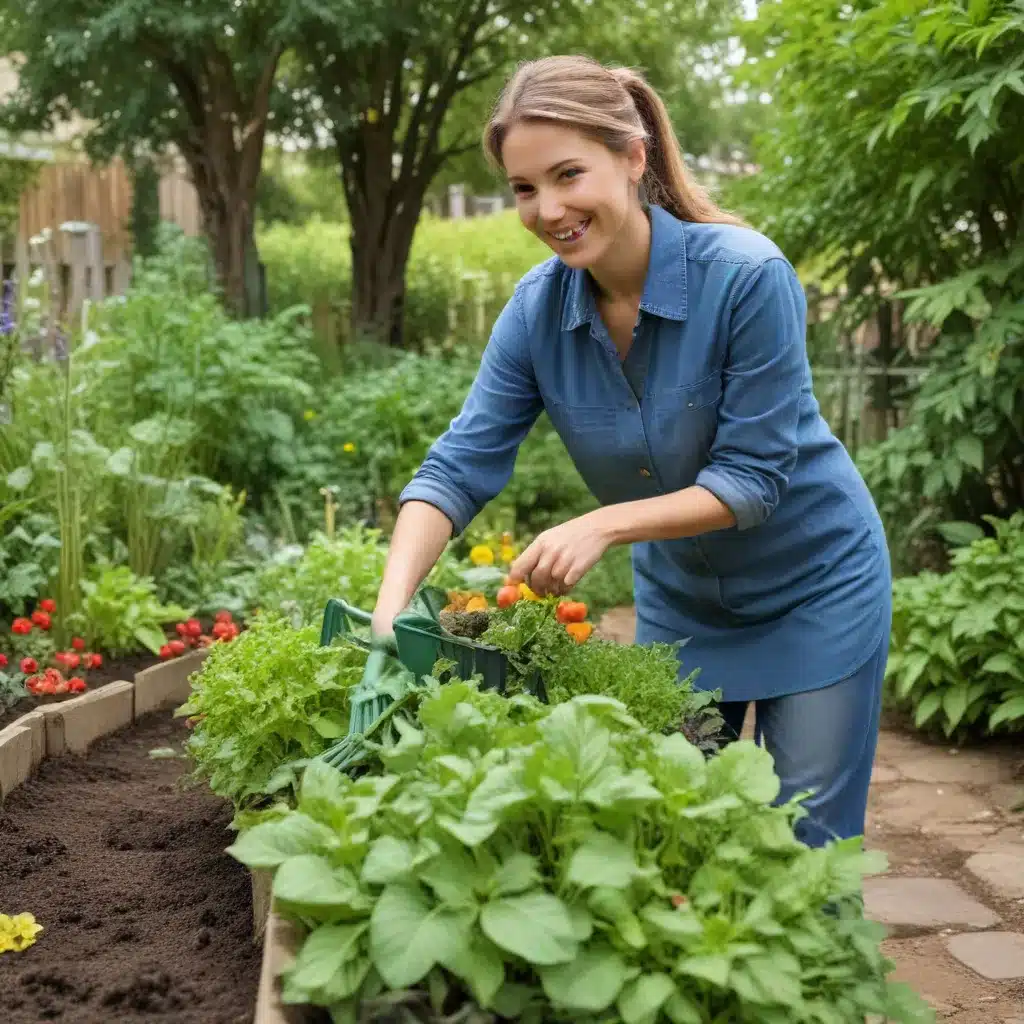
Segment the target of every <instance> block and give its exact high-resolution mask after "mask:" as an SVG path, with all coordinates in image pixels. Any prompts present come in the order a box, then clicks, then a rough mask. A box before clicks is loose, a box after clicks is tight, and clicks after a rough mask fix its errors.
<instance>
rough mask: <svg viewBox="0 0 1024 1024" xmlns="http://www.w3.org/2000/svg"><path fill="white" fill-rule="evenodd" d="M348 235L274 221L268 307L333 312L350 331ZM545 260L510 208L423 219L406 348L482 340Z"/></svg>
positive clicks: (265, 253)
mask: <svg viewBox="0 0 1024 1024" xmlns="http://www.w3.org/2000/svg"><path fill="white" fill-rule="evenodd" d="M348 231H349V229H348V225H345V224H336V223H329V222H326V221H322V220H319V219H313V220H311V221H309V222H308V223H306V224H304V225H302V226H301V227H292V226H289V225H285V224H275V225H273V226H271V227H268V228H266V229H265V230H263V231H261V232H260V234H259V249H260V257H261V259H262V260H263V262H264V263H265V264H266V267H267V291H268V296H269V300H270V305H271V309H274V310H284V309H288V308H289V307H291V306H295V305H299V304H303V305H307V306H310V307H311V308H314V309H316V308H318V307H326V308H331V309H334V310H335V311H336V312H337V313H338V314H339V319H340V328H341V330H342V332H345V331H346V330H347V323H346V322H345V321H346V317H347V309H348V302H349V295H350V292H351V251H350V249H349V234H348ZM550 255H551V253H550V250H549V249H548V248H547V247H546V246H545V245H544V244H543V243H542V242H541V241H540V240H539V239H538V238H537V237H536V236H534V235H531V234H530V233H529V232H528V231H526V230H525V229H524V228H523V226H522V225H521V224H520V223H519V219H518V217H517V216H516V214H515V213H513V212H511V211H510V212H506V213H502V214H498V215H496V216H492V217H488V218H486V219H484V218H475V217H474V218H469V219H466V220H443V219H439V218H435V217H431V216H429V215H424V216H423V217H422V218H421V220H420V223H419V225H418V226H417V229H416V235H415V237H414V239H413V246H412V253H411V254H410V258H409V267H408V271H407V275H406V296H405V324H406V341H407V344H408V347H410V348H413V349H418V348H421V347H423V346H424V345H425V344H426V343H427V342H429V341H433V342H435V343H441V342H443V341H445V340H446V339H448V338H450V337H454V338H455V340H456V341H457V342H466V341H476V342H482V341H483V340H485V339H486V337H487V335H488V333H489V332H490V328H491V324H492V323H493V322H494V320H495V319H496V318H497V315H498V313H499V312H500V311H501V307H502V306H503V305H504V304H505V302H506V301H507V300H508V297H509V296H510V295H511V294H512V289H513V287H514V286H515V283H516V281H518V279H519V278H520V277H522V275H523V274H525V273H526V271H527V270H529V269H530V268H531V267H532V266H534V265H536V264H537V263H540V262H541V261H543V260H544V259H546V258H547V257H548V256H550ZM466 275H469V277H468V278H467V277H466Z"/></svg>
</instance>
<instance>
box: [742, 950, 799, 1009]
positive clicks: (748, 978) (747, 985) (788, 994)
mask: <svg viewBox="0 0 1024 1024" xmlns="http://www.w3.org/2000/svg"><path fill="white" fill-rule="evenodd" d="M729 983H730V984H731V985H732V986H733V988H735V989H736V992H737V993H738V994H739V996H740V998H741V999H743V1000H744V1001H745V1002H748V1003H753V1004H754V1005H755V1006H757V1005H768V1006H772V1005H774V1006H786V1007H789V1008H790V1009H791V1010H792V1011H794V1012H795V1011H796V1010H797V1009H798V1008H799V1007H800V1006H801V1004H802V1002H803V994H802V991H801V987H800V962H799V961H798V960H797V959H796V958H795V957H793V956H790V955H789V954H787V953H784V952H782V951H781V950H776V951H774V952H773V953H770V954H768V953H765V954H762V955H759V956H753V957H750V959H748V960H742V961H740V962H738V963H736V964H734V965H733V967H732V970H731V972H730V974H729Z"/></svg>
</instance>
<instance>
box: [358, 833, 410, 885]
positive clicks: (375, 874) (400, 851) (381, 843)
mask: <svg viewBox="0 0 1024 1024" xmlns="http://www.w3.org/2000/svg"><path fill="white" fill-rule="evenodd" d="M415 859H416V847H415V844H413V843H412V842H410V841H409V840H407V839H397V838H396V837H395V836H388V835H385V836H380V837H379V838H378V839H375V840H374V841H373V843H372V844H371V845H370V849H369V852H368V853H367V855H366V860H364V861H363V870H362V875H361V878H362V880H363V882H364V883H365V884H367V885H387V884H388V883H389V882H394V881H397V880H398V879H399V878H401V877H402V876H403V875H407V874H408V873H409V872H410V871H411V870H412V866H413V863H414V861H415Z"/></svg>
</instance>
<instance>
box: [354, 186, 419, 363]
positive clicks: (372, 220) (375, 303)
mask: <svg viewBox="0 0 1024 1024" xmlns="http://www.w3.org/2000/svg"><path fill="white" fill-rule="evenodd" d="M388 198H390V197H388ZM365 205H368V206H370V207H371V209H369V210H366V209H365V208H364V211H363V215H362V216H353V217H352V234H351V237H350V242H349V244H350V246H351V250H352V313H351V328H352V336H353V337H354V338H369V339H373V340H374V341H378V342H380V343H381V344H385V345H391V346H393V347H395V348H401V347H402V346H403V341H404V338H403V328H404V320H405V269H406V266H407V265H408V262H409V252H410V250H411V248H412V237H413V233H414V232H415V230H416V222H417V220H418V219H419V215H420V210H421V207H422V205H423V199H422V196H418V197H415V198H414V197H410V198H409V199H408V200H407V201H406V203H404V204H402V205H400V206H399V204H396V203H394V202H387V201H386V200H385V201H384V202H382V203H379V204H372V203H371V204H365ZM396 206H397V207H398V208H397V209H396Z"/></svg>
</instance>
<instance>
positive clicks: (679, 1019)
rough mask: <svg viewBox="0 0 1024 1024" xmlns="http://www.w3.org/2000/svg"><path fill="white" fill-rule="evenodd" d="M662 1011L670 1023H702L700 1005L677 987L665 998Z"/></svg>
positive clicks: (702, 1016)
mask: <svg viewBox="0 0 1024 1024" xmlns="http://www.w3.org/2000/svg"><path fill="white" fill-rule="evenodd" d="M662 1013H664V1014H665V1016H666V1017H668V1019H669V1020H670V1021H672V1024H704V1014H703V1013H701V1011H700V1007H699V1006H698V1005H697V1004H696V1003H695V1002H694V1001H693V1000H692V999H691V998H690V997H689V996H688V995H686V994H685V993H683V992H680V991H679V990H678V989H677V990H676V991H675V992H673V993H672V995H670V996H669V997H668V999H666V1000H665V1004H664V1005H663V1006H662Z"/></svg>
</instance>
